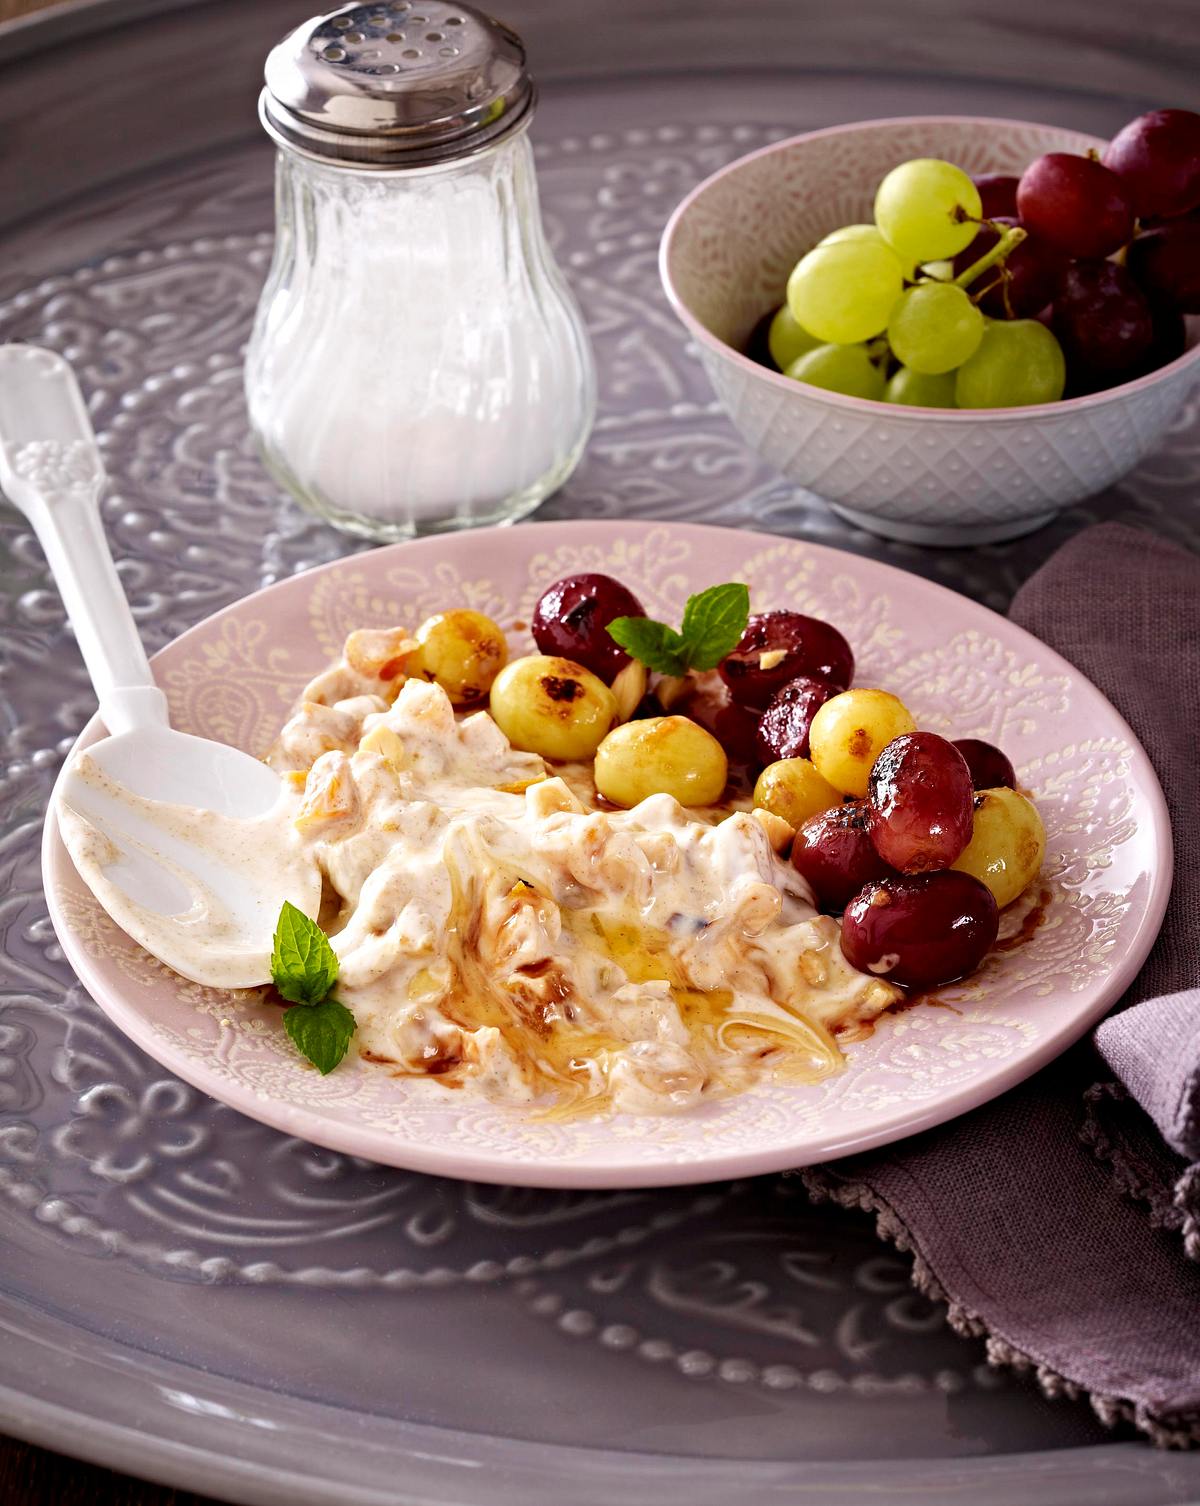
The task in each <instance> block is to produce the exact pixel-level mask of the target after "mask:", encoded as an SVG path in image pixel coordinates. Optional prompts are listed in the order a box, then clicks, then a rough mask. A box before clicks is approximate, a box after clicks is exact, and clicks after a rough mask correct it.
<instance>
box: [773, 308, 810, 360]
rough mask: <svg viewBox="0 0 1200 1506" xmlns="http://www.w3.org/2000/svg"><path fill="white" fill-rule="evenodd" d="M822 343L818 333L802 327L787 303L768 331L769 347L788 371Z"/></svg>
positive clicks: (775, 357) (774, 358) (777, 314)
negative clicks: (814, 333)
mask: <svg viewBox="0 0 1200 1506" xmlns="http://www.w3.org/2000/svg"><path fill="white" fill-rule="evenodd" d="M820 344H821V341H820V340H818V339H817V337H816V335H810V334H809V332H808V331H807V330H806V329H801V328H800V326H799V325H798V324H797V323H796V319H795V315H794V314H793V313H792V311H791V309H790V308H788V306H787V304H786V303H785V304H783V306H782V307H781V308H780V309H779V311H778V313H776V315H775V317H774V319H772V320H771V328H770V329H769V330H768V331H767V349H768V350H769V351H770V352H771V359H772V361H774V362H775V364H776V366H778V367H779V369H780V371H786V370H787V369H788V367H789V366H790V365H791V364H792V362H793V361H796V360H799V358H800V357H801V356H806V355H807V354H808V353H809V351H810V350H816V348H817V346H818V345H820Z"/></svg>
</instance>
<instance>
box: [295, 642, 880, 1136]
mask: <svg viewBox="0 0 1200 1506" xmlns="http://www.w3.org/2000/svg"><path fill="white" fill-rule="evenodd" d="M411 648H412V643H411V640H408V639H407V638H406V637H405V636H404V635H403V634H401V633H399V632H398V631H396V632H392V631H388V630H370V631H362V632H358V633H354V634H352V635H351V637H350V639H349V640H348V641H347V645H346V656H345V658H344V659H343V661H342V662H341V663H340V664H339V665H337V666H335V667H334V668H332V669H330V670H328V671H326V672H325V673H323V674H322V675H320V676H319V677H318V678H317V679H316V680H314V681H313V682H312V684H310V685H309V686H308V688H307V690H306V692H305V694H304V697H303V699H302V702H301V704H300V706H299V708H298V710H297V711H296V713H295V715H294V716H293V717H292V718H291V720H290V721H289V722H288V723H287V724H286V726H285V727H284V728H283V731H282V733H281V735H280V738H279V741H278V744H277V746H276V748H275V750H274V751H273V753H272V755H271V758H270V762H271V763H272V764H273V766H274V767H276V768H277V769H279V770H280V771H281V772H282V773H283V774H284V776H285V781H286V782H287V783H288V785H289V786H290V787H291V789H292V791H293V793H294V797H295V798H294V799H292V800H289V801H287V802H285V803H284V807H283V808H282V809H281V813H280V820H281V821H286V822H287V824H288V827H289V830H288V831H287V833H286V841H287V844H288V845H290V844H291V843H293V842H294V841H295V837H296V834H298V835H299V839H300V842H301V845H302V846H303V847H307V848H308V850H309V851H310V853H311V855H312V858H313V860H314V861H315V862H316V863H317V864H318V865H319V868H320V871H321V874H322V878H323V883H324V899H323V903H322V909H321V915H320V920H321V924H322V926H323V927H324V929H325V930H326V931H327V932H328V934H329V936H330V939H331V941H332V945H333V947H334V950H335V951H336V953H337V956H338V961H339V967H340V976H339V981H338V990H337V991H338V997H339V998H340V999H342V1000H343V1002H344V1003H345V1004H346V1005H347V1006H348V1007H349V1008H350V1009H351V1010H352V1011H353V1014H354V1017H355V1020H356V1022H357V1033H356V1037H355V1040H356V1043H357V1048H358V1050H359V1052H360V1053H361V1055H362V1056H364V1057H365V1058H366V1059H368V1060H370V1061H374V1062H378V1063H383V1064H387V1065H388V1066H389V1067H390V1068H391V1070H393V1071H394V1072H397V1073H399V1074H404V1075H421V1076H429V1077H433V1078H436V1079H437V1080H438V1081H439V1082H440V1083H441V1084H442V1085H443V1086H445V1087H461V1086H464V1085H466V1084H468V1083H472V1084H475V1085H476V1086H477V1088H478V1089H479V1090H481V1091H482V1092H484V1093H485V1094H486V1095H487V1096H489V1097H491V1098H494V1099H496V1100H500V1101H503V1102H505V1103H509V1104H523V1105H531V1104H535V1105H539V1106H544V1107H550V1106H552V1105H553V1106H555V1108H556V1109H557V1110H561V1111H569V1110H572V1109H575V1108H586V1109H588V1110H589V1111H591V1110H595V1109H597V1108H601V1107H611V1108H613V1109H616V1110H623V1111H627V1112H634V1113H661V1112H663V1111H670V1110H686V1109H689V1108H692V1107H693V1106H695V1105H696V1104H698V1103H700V1102H702V1101H704V1100H705V1099H707V1098H713V1097H718V1096H722V1095H724V1094H727V1093H730V1092H736V1091H739V1090H742V1089H745V1088H746V1087H748V1086H750V1085H751V1084H752V1083H754V1082H755V1081H758V1080H761V1079H763V1078H764V1077H766V1078H771V1077H784V1078H789V1079H793V1080H798V1081H813V1080H815V1079H817V1078H820V1077H823V1076H825V1075H828V1074H829V1073H832V1072H835V1071H837V1070H838V1069H839V1067H840V1066H841V1063H842V1057H841V1053H840V1051H839V1049H838V1046H837V1044H836V1041H835V1035H836V1034H844V1033H846V1032H853V1031H854V1030H855V1029H861V1028H862V1027H863V1026H864V1025H866V1024H867V1022H869V1021H871V1020H872V1019H873V1018H874V1017H875V1016H877V1015H878V1014H879V1013H880V1012H881V1011H882V1010H884V1009H886V1008H887V1007H888V1006H889V1005H891V1004H893V1003H894V1002H896V1001H897V1000H898V999H899V998H900V997H901V993H900V990H899V989H898V988H896V987H895V986H894V985H892V984H890V983H888V982H885V981H884V980H883V979H881V978H878V977H874V976H870V975H868V974H864V973H861V972H859V971H857V970H855V969H854V968H853V967H852V966H851V965H850V964H849V963H848V962H847V961H846V959H845V957H844V956H843V954H842V951H841V948H840V946H839V940H838V937H839V930H838V924H837V922H836V920H834V919H833V918H832V917H831V916H828V915H821V914H819V913H818V911H817V908H816V906H815V904H814V903H813V897H812V895H811V893H810V892H809V890H808V887H807V885H806V883H805V881H804V880H803V879H802V878H801V877H800V875H799V874H797V873H796V872H795V870H794V869H793V868H792V867H791V866H790V865H789V864H787V863H785V862H784V861H783V860H782V859H781V858H780V857H779V856H778V855H777V853H776V851H775V849H774V847H773V845H772V833H771V818H770V817H768V816H766V813H764V812H759V813H757V814H755V813H752V812H751V811H749V810H735V811H732V812H730V811H729V810H728V809H717V808H710V809H705V810H694V809H685V808H684V807H683V806H682V805H680V804H679V803H678V802H677V801H676V800H675V799H673V798H672V797H671V796H669V795H664V794H657V795H653V796H651V797H650V798H649V799H646V800H643V801H642V802H641V803H640V804H638V805H636V806H634V807H633V808H632V809H630V810H611V809H601V808H599V804H600V802H598V800H597V797H596V795H595V792H594V786H592V784H591V780H590V777H589V773H588V770H587V768H586V767H584V766H582V765H562V766H552V765H547V764H546V763H545V762H543V760H542V758H540V757H539V756H537V755H535V754H531V753H522V752H517V751H515V750H514V749H513V748H512V747H511V745H510V744H509V742H508V740H507V739H506V737H505V736H504V734H503V733H502V732H501V731H500V729H499V727H498V726H497V725H496V723H495V722H494V721H493V720H492V718H491V717H490V716H489V715H488V714H487V713H486V712H482V711H481V712H475V713H473V714H469V715H466V716H461V715H459V716H456V714H455V710H454V707H453V706H452V704H451V702H450V700H449V698H448V697H447V695H446V693H445V691H444V690H443V689H442V688H441V687H440V686H438V685H437V684H430V683H427V682H426V681H424V680H421V679H406V678H405V676H404V672H403V666H404V663H405V658H406V656H407V654H408V653H409V651H410V650H411ZM280 836H281V841H282V840H283V838H284V833H283V832H282V831H281V833H280Z"/></svg>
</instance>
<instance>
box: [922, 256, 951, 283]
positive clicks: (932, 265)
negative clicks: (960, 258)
mask: <svg viewBox="0 0 1200 1506" xmlns="http://www.w3.org/2000/svg"><path fill="white" fill-rule="evenodd" d="M921 271H922V272H924V274H925V276H926V277H932V278H933V280H934V282H953V281H954V263H953V262H952V261H927V262H926V263H925V265H924V266H923V267H922V268H921Z"/></svg>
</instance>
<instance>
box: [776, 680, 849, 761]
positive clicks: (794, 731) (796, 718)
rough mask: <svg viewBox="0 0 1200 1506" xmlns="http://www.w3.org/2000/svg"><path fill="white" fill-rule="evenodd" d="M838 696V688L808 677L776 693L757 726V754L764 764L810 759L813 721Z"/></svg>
mask: <svg viewBox="0 0 1200 1506" xmlns="http://www.w3.org/2000/svg"><path fill="white" fill-rule="evenodd" d="M837 693H838V687H837V686H836V685H830V684H829V682H828V681H827V680H812V679H809V677H808V676H807V675H799V676H798V677H797V678H796V679H794V680H790V681H789V682H788V683H787V684H786V685H785V686H784V687H783V689H782V690H777V691H776V692H775V695H774V697H773V698H772V700H771V704H770V705H769V706H768V707H767V709H766V711H765V712H764V713H763V717H762V720H761V721H760V722H759V723H758V751H759V754H760V755H761V757H762V761H763V763H774V762H775V760H776V759H777V758H807V757H808V729H809V728H810V727H811V726H812V719H813V717H814V716H816V714H817V710H818V708H819V707H821V706H824V704H825V702H826V701H827V700H829V698H830V696H835V695H837Z"/></svg>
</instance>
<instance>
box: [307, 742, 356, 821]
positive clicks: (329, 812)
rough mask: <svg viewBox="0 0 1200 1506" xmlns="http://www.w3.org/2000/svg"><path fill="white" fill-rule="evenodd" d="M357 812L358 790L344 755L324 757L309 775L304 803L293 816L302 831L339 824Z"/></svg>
mask: <svg viewBox="0 0 1200 1506" xmlns="http://www.w3.org/2000/svg"><path fill="white" fill-rule="evenodd" d="M357 809H358V790H357V789H356V787H355V784H354V777H353V775H352V774H351V772H350V760H349V759H348V758H347V757H346V755H345V754H344V753H324V754H322V755H321V757H320V758H318V759H317V761H316V763H315V764H313V766H312V768H311V769H310V770H309V771H308V781H307V783H306V784H305V787H304V799H303V800H302V801H301V802H300V809H299V810H298V811H297V812H296V825H297V826H298V827H300V828H301V829H303V828H304V827H306V826H316V825H319V824H321V823H323V822H326V821H342V820H344V819H345V818H346V817H347V816H352V815H354V813H355V811H356V810H357Z"/></svg>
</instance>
